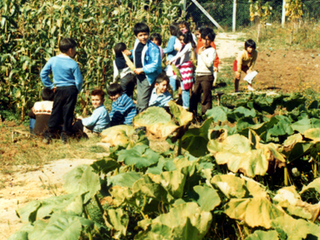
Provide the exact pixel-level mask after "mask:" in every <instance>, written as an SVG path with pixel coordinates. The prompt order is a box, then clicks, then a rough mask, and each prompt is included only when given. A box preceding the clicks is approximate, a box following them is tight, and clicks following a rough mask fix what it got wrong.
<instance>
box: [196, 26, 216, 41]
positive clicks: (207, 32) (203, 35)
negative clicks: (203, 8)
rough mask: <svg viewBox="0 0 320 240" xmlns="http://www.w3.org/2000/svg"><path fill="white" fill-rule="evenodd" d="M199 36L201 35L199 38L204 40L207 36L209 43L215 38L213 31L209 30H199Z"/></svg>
mask: <svg viewBox="0 0 320 240" xmlns="http://www.w3.org/2000/svg"><path fill="white" fill-rule="evenodd" d="M200 34H201V38H202V39H205V38H206V37H207V36H208V38H209V39H210V41H212V42H213V41H214V39H215V38H216V34H215V33H214V31H213V30H212V29H211V28H202V29H201V30H200Z"/></svg>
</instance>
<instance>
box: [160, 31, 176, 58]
mask: <svg viewBox="0 0 320 240" xmlns="http://www.w3.org/2000/svg"><path fill="white" fill-rule="evenodd" d="M176 39H177V37H176V36H171V37H170V38H169V41H168V44H167V47H166V48H165V49H163V53H164V54H168V55H167V61H169V60H171V58H173V57H174V56H175V55H176V54H177V51H176V50H175V49H174V44H175V42H176Z"/></svg>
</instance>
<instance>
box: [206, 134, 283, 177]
mask: <svg viewBox="0 0 320 240" xmlns="http://www.w3.org/2000/svg"><path fill="white" fill-rule="evenodd" d="M251 132H253V131H250V133H251ZM253 135H254V136H255V138H257V140H255V142H256V143H259V137H258V136H257V135H256V134H255V133H254V134H253ZM251 138H252V137H251ZM253 147H255V149H253ZM208 150H209V151H210V153H211V154H212V155H213V156H214V157H215V159H216V161H217V163H218V164H220V165H221V164H227V166H228V168H229V169H230V170H231V171H233V172H238V171H240V172H242V173H244V174H245V175H246V176H249V177H254V176H255V175H265V174H266V172H267V170H268V167H269V162H270V161H275V162H276V164H278V165H279V166H283V165H284V164H285V159H284V157H283V156H282V155H281V154H280V153H279V152H278V151H277V146H276V145H274V144H267V145H265V144H257V145H256V146H253V145H252V141H250V140H249V139H248V138H246V137H244V136H241V135H239V134H235V135H232V136H228V137H227V138H226V139H224V140H223V141H221V142H219V141H217V140H210V141H209V143H208Z"/></svg>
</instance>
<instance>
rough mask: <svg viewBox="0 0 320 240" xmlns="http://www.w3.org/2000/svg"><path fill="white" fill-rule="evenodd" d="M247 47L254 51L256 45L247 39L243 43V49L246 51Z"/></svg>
mask: <svg viewBox="0 0 320 240" xmlns="http://www.w3.org/2000/svg"><path fill="white" fill-rule="evenodd" d="M248 47H252V48H253V49H256V43H255V42H254V41H253V40H252V39H248V40H247V41H245V43H244V49H245V50H247V48H248Z"/></svg>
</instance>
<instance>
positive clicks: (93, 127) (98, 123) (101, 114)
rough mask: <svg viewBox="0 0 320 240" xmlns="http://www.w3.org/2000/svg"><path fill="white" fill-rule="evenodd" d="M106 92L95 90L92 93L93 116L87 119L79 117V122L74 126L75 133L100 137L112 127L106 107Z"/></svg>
mask: <svg viewBox="0 0 320 240" xmlns="http://www.w3.org/2000/svg"><path fill="white" fill-rule="evenodd" d="M104 95H105V93H104V91H102V90H101V89H95V90H93V91H92V92H91V94H90V96H91V103H92V106H93V108H94V110H93V112H92V115H91V116H90V117H87V118H82V117H78V118H77V119H78V120H79V121H77V122H75V124H74V125H73V132H75V133H79V132H80V133H82V132H84V133H86V134H87V135H88V136H90V135H91V134H96V135H99V133H101V132H102V131H103V130H104V129H106V128H108V127H109V125H110V118H109V113H108V111H107V109H106V108H105V106H104V104H103V103H104Z"/></svg>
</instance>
